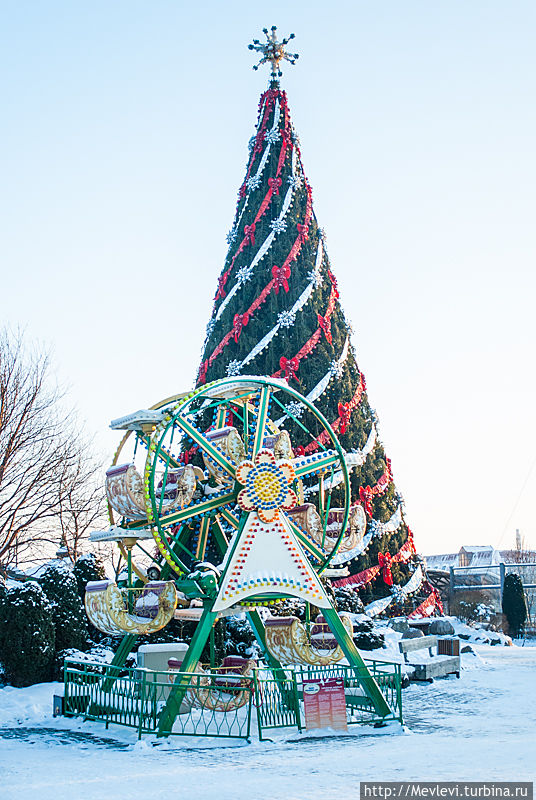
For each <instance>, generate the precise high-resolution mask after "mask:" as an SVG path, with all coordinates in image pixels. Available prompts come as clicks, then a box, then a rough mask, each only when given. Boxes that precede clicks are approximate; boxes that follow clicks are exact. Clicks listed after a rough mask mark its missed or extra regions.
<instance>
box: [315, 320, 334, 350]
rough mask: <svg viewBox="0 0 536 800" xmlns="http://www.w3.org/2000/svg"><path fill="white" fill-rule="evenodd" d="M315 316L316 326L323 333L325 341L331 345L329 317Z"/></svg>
mask: <svg viewBox="0 0 536 800" xmlns="http://www.w3.org/2000/svg"><path fill="white" fill-rule="evenodd" d="M316 316H317V318H318V324H319V325H320V327H321V328H322V330H323V331H324V335H325V337H326V339H327V340H328V342H329V343H330V344H331V341H332V340H331V317H328V315H327V314H326V316H325V317H323V316H322V314H317V315H316Z"/></svg>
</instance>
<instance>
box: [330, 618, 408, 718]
mask: <svg viewBox="0 0 536 800" xmlns="http://www.w3.org/2000/svg"><path fill="white" fill-rule="evenodd" d="M322 616H323V617H324V619H325V620H326V622H327V623H328V625H329V627H330V629H331V631H332V632H333V634H334V636H335V638H336V639H337V641H338V643H339V644H340V646H341V649H342V651H343V653H344V655H345V656H346V658H347V659H348V663H349V664H350V666H352V667H355V668H356V669H357V670H358V676H359V678H360V681H361V684H362V686H363V689H364V690H365V692H366V693H367V696H368V697H369V698H370V700H371V701H372V702H373V703H374V708H375V710H376V713H377V714H378V716H380V717H386V716H387V715H388V714H391V713H392V712H391V708H390V707H389V704H388V702H387V700H386V699H385V697H384V696H383V694H382V693H381V690H380V687H379V686H378V684H377V683H376V681H375V680H374V678H373V677H372V675H371V674H370V672H369V671H368V669H367V666H366V664H365V662H364V661H363V659H362V658H361V656H360V655H359V653H358V651H357V648H356V646H355V644H354V642H353V640H352V637H351V636H350V635H349V633H348V631H347V630H346V628H345V627H344V625H343V624H342V622H341V619H340V617H339V615H338V614H337V612H336V611H335V610H334V609H333V608H329V609H328V608H323V609H322Z"/></svg>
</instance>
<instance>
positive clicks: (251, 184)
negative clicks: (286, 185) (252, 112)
mask: <svg viewBox="0 0 536 800" xmlns="http://www.w3.org/2000/svg"><path fill="white" fill-rule="evenodd" d="M280 116H281V108H280V104H279V100H276V101H275V106H274V121H273V125H272V127H271V129H270V131H269V133H271V132H272V131H274V130H275V131H277V130H278V128H279V119H280ZM261 123H262V112H261V114H260V116H259V124H258V126H257V133H258V132H259V129H260V126H261ZM255 138H256V137H255V136H254V137H253V140H255ZM265 139H266V137H265ZM271 147H272V142H270V141H268V142H267V146H266V147H265V149H264V152H263V154H262V157H261V160H260V161H259V166H258V167H257V172H256V173H255V175H251V176H250V177H249V178H248V180H247V181H246V187H247V190H248V194H247V196H246V200H245V202H244V205H243V206H242V211H241V212H240V216H239V217H238V219H237V220H236V222H235V224H234V225H233V227H232V228H231V230H230V231H229V233H228V234H227V237H226V238H227V244H229V245H231V244H232V243H233V242H234V240H235V239H236V237H237V235H238V231H239V230H240V223H241V222H242V217H243V216H244V212H245V210H246V208H247V205H248V202H249V197H250V193H251V192H252V191H254V190H255V189H256V188H257V187H258V186H259V185H260V183H261V178H262V173H263V172H264V168H265V166H266V163H267V161H268V157H269V155H270V150H271Z"/></svg>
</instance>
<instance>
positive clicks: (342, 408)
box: [337, 403, 372, 494]
mask: <svg viewBox="0 0 536 800" xmlns="http://www.w3.org/2000/svg"><path fill="white" fill-rule="evenodd" d="M337 410H338V412H339V419H340V420H341V427H340V430H339V433H346V426H347V425H348V423H349V422H350V416H351V414H352V409H351V408H350V403H339V405H338V408H337ZM371 494H372V490H371Z"/></svg>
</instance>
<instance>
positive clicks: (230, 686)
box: [64, 660, 253, 739]
mask: <svg viewBox="0 0 536 800" xmlns="http://www.w3.org/2000/svg"><path fill="white" fill-rule="evenodd" d="M64 671H65V701H64V704H65V705H64V708H65V715H66V716H84V718H85V719H92V720H100V721H102V722H105V723H106V727H108V725H109V723H110V722H112V723H114V724H116V725H126V726H127V727H129V728H135V729H136V730H137V731H138V737H139V738H141V735H142V734H143V733H156V732H157V730H158V720H159V715H160V713H161V711H162V710H163V708H164V707H165V705H166V702H167V699H168V697H169V694H170V692H171V689H172V686H173V683H174V682H175V680H178V679H179V678H180V679H181V680H183V679H185V678H186V679H187V689H186V693H185V696H184V699H183V701H182V703H181V709H180V713H179V714H178V716H177V719H176V721H175V724H174V725H173V730H172V731H171V733H172V734H173V735H179V736H180V735H182V736H215V737H221V736H224V737H230V738H240V739H248V738H249V735H250V728H251V706H252V698H253V678H240V680H239V681H238V682H237V676H236V674H233V673H229V674H226V673H223V672H221V671H219V672H218V673H217V674H214V675H212V674H206V673H205V674H199V673H179V672H155V671H152V670H146V669H126V668H118V667H112V666H109V665H104V664H98V663H94V662H75V661H70V660H67V661H66V662H65V670H64Z"/></svg>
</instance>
